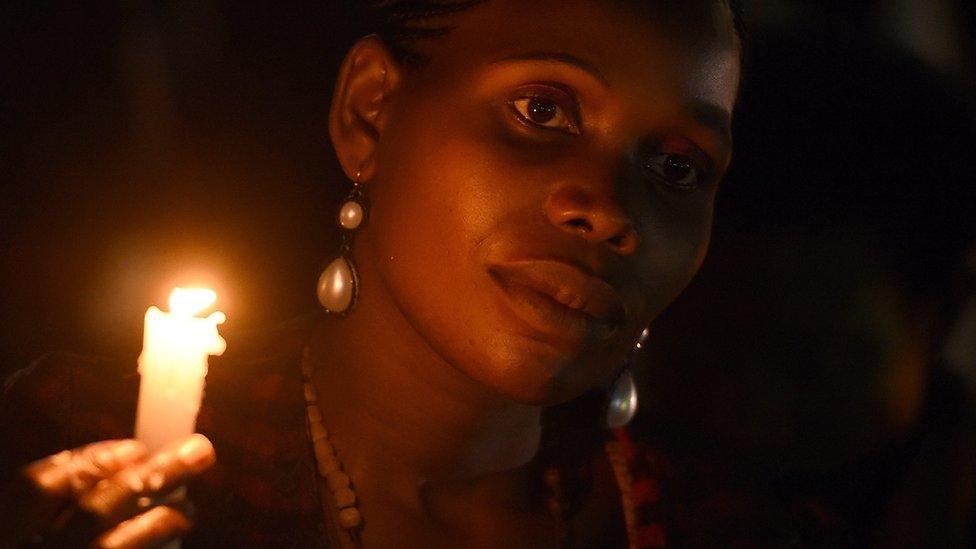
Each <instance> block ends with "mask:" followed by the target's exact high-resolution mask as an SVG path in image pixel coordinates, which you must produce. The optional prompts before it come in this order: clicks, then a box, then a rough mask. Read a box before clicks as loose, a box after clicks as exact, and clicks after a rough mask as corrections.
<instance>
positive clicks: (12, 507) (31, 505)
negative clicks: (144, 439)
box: [0, 440, 146, 545]
mask: <svg viewBox="0 0 976 549" xmlns="http://www.w3.org/2000/svg"><path fill="white" fill-rule="evenodd" d="M145 455H146V448H145V446H144V445H143V444H141V443H139V442H137V441H134V440H107V441H102V442H96V443H93V444H89V445H87V446H82V447H80V448H75V449H73V450H65V451H63V452H59V453H57V454H55V455H53V456H49V457H46V458H44V459H40V460H38V461H35V462H33V463H31V464H29V465H28V466H27V467H25V468H24V469H23V470H22V471H21V475H19V476H18V477H17V478H16V479H15V480H14V481H13V482H12V483H10V484H9V485H8V486H7V487H6V490H5V493H4V494H3V497H0V530H2V533H0V545H4V544H5V543H6V542H8V541H9V542H10V543H11V544H16V543H21V542H23V541H24V540H27V539H30V538H32V537H34V536H37V535H39V534H41V533H42V532H43V531H45V530H47V529H49V527H50V525H51V524H52V523H53V522H54V521H55V520H56V519H57V517H58V515H59V514H61V512H62V511H63V510H64V508H65V507H66V505H67V503H68V501H70V500H71V499H72V498H74V497H75V496H76V495H77V494H79V493H81V492H83V491H86V490H88V489H89V488H91V487H92V486H94V485H95V484H96V483H97V482H98V481H100V480H102V479H104V478H107V477H109V476H111V475H113V474H115V473H117V472H118V471H120V470H122V469H123V468H125V467H128V466H131V465H133V464H135V463H137V462H138V461H140V460H141V459H143V458H144V457H145Z"/></svg>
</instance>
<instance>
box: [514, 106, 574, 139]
mask: <svg viewBox="0 0 976 549" xmlns="http://www.w3.org/2000/svg"><path fill="white" fill-rule="evenodd" d="M512 106H513V107H514V108H515V112H516V113H517V114H518V115H519V117H520V118H522V119H523V120H524V121H526V122H529V123H530V124H535V125H536V126H542V127H543V128H548V129H552V130H560V131H564V132H567V133H572V134H577V133H579V130H578V129H577V128H576V125H575V124H574V123H573V121H572V120H570V118H569V116H568V115H567V114H566V111H565V109H563V108H562V107H561V106H559V104H558V103H556V102H555V101H552V100H551V99H546V98H545V97H521V98H519V99H516V100H515V101H513V102H512Z"/></svg>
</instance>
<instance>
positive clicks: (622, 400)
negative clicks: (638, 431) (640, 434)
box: [606, 328, 650, 429]
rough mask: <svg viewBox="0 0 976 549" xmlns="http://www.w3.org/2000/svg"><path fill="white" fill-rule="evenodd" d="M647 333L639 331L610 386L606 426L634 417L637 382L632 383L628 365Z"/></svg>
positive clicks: (613, 425) (624, 423)
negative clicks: (625, 361)
mask: <svg viewBox="0 0 976 549" xmlns="http://www.w3.org/2000/svg"><path fill="white" fill-rule="evenodd" d="M649 335H650V330H649V329H646V328H645V329H644V331H643V332H641V335H640V337H639V338H638V339H637V343H636V344H635V345H634V350H633V351H631V356H630V357H629V358H628V360H627V365H626V366H625V367H624V370H623V371H622V372H620V376H619V377H617V380H616V381H615V382H614V383H613V386H612V387H611V388H610V397H609V400H608V402H607V417H606V420H607V426H608V427H610V428H611V429H616V428H618V427H623V426H625V425H627V424H628V423H630V420H632V419H634V415H635V414H636V413H637V404H638V398H637V384H636V383H634V374H632V373H631V371H630V365H631V363H632V362H633V360H632V359H633V357H634V355H636V354H637V353H638V352H640V350H641V349H643V348H644V344H645V343H646V342H647V337H648V336H649Z"/></svg>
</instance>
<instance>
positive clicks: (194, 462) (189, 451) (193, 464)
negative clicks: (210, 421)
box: [176, 433, 217, 472]
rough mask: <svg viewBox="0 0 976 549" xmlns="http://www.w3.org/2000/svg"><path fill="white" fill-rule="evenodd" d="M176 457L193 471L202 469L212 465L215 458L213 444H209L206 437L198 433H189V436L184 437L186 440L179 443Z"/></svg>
mask: <svg viewBox="0 0 976 549" xmlns="http://www.w3.org/2000/svg"><path fill="white" fill-rule="evenodd" d="M176 457H177V458H179V460H180V461H182V462H183V463H184V464H185V465H186V466H187V467H189V468H190V469H191V470H193V472H199V471H202V470H204V469H206V468H207V467H210V466H211V465H213V462H214V461H216V460H217V456H216V454H214V449H213V445H212V444H210V441H209V440H207V437H205V436H203V435H201V434H199V433H196V434H193V435H190V438H188V439H186V442H184V443H183V444H181V445H180V449H179V450H177V452H176Z"/></svg>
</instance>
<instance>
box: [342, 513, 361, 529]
mask: <svg viewBox="0 0 976 549" xmlns="http://www.w3.org/2000/svg"><path fill="white" fill-rule="evenodd" d="M362 523H363V516H362V515H361V514H359V509H356V508H355V507H346V508H345V509H343V510H341V511H339V526H341V527H342V528H343V529H345V530H352V529H353V528H358V527H359V525H360V524H362Z"/></svg>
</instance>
